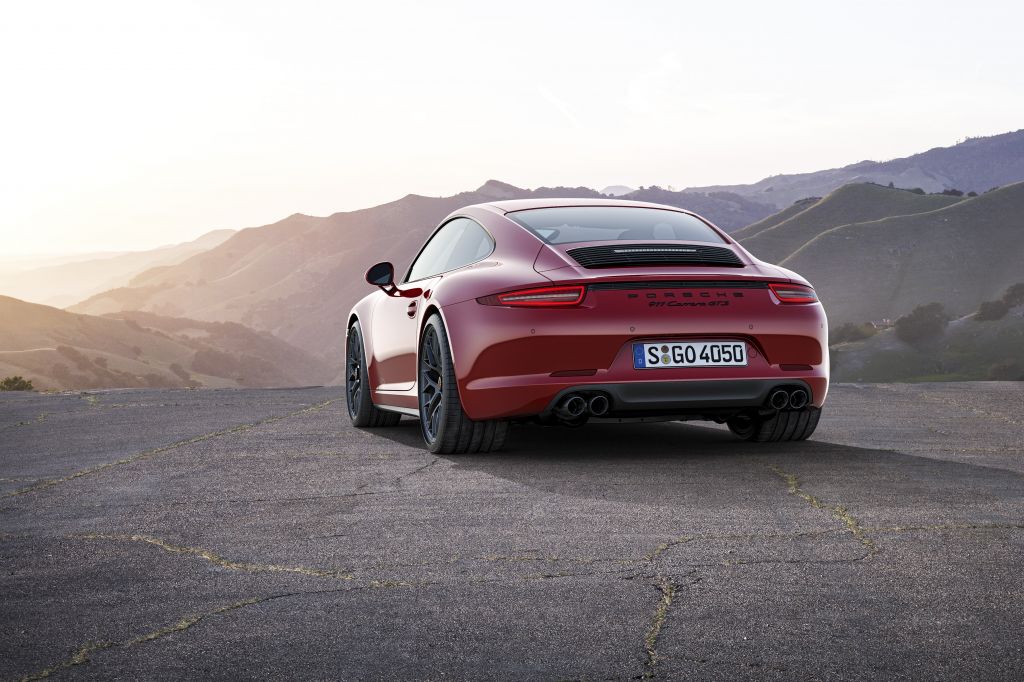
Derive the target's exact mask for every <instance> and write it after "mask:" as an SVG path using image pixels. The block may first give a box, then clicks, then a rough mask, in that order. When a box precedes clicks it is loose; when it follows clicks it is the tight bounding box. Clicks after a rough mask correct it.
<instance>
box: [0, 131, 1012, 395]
mask: <svg viewBox="0 0 1024 682" xmlns="http://www.w3.org/2000/svg"><path fill="white" fill-rule="evenodd" d="M986 154H988V155H989V156H990V157H991V163H989V164H986V163H985V162H984V159H985V157H986ZM1014 155H1016V156H1014ZM1022 159H1024V131H1018V132H1016V133H1008V134H1006V135H999V136H995V137H992V138H984V139H978V140H968V141H966V142H963V143H961V144H958V145H956V146H954V147H950V148H945V149H936V150H930V151H928V152H924V153H923V154H918V155H915V156H912V157H908V158H907V159H900V160H896V161H890V162H881V163H876V162H863V163H861V164H854V165H852V166H848V167H846V168H843V169H833V170H827V171H820V172H819V173H807V174H801V175H798V176H777V178H776V179H772V178H769V179H766V180H764V181H762V182H761V183H755V184H754V185H735V186H729V187H710V188H702V189H700V190H693V189H690V190H684V191H679V192H677V191H672V190H667V189H662V188H659V187H648V188H639V189H635V190H630V191H628V192H627V193H625V194H623V195H622V198H625V199H635V200H640V201H653V202H656V203H663V204H669V205H674V206H681V207H684V208H689V209H691V210H695V211H696V212H698V213H701V214H703V215H705V216H706V217H708V218H709V219H711V220H712V221H714V222H716V223H717V224H719V225H722V226H725V227H726V228H727V229H729V230H730V231H731V232H732V234H733V235H734V236H735V237H736V238H738V239H739V240H740V241H741V243H743V244H744V245H745V246H746V247H747V248H749V249H750V250H751V251H752V252H753V253H754V254H755V255H757V256H759V257H761V258H763V259H765V260H769V261H772V262H776V263H781V264H782V265H783V266H785V267H790V268H792V269H794V270H796V271H798V272H800V273H802V274H804V275H805V276H807V277H808V278H809V279H810V280H811V281H812V282H813V283H814V284H815V286H816V287H817V289H818V291H819V294H820V295H821V297H822V300H823V301H824V302H825V305H826V308H827V310H828V312H829V317H830V322H831V323H832V325H833V327H835V326H836V325H839V324H842V323H845V322H852V323H862V322H865V321H868V320H877V319H882V318H893V317H896V316H899V315H903V314H906V313H907V312H909V311H910V310H912V309H913V308H915V307H916V306H918V305H921V304H924V303H929V302H932V301H939V302H942V303H943V304H944V305H945V306H946V307H947V310H948V311H949V313H950V314H952V315H954V316H957V315H966V314H969V313H971V312H972V311H973V310H975V309H976V308H977V306H978V305H979V304H980V302H981V301H984V300H990V299H992V298H996V297H998V295H999V293H1000V292H1001V291H1002V290H1003V289H1005V288H1006V287H1007V286H1009V285H1010V284H1014V283H1016V282H1018V281H1024V239H1022V234H1021V230H1022V229H1024V223H1022V219H1021V218H1020V216H1024V184H1012V183H1013V182H1014V181H1019V180H1024V165H1022ZM900 169H902V170H900ZM897 170H898V171H899V173H902V175H900V176H899V177H900V178H902V180H903V181H906V180H910V179H913V180H915V181H916V180H921V179H923V178H924V179H929V181H930V182H931V183H932V184H930V185H929V186H928V187H929V188H931V189H934V190H937V191H938V192H941V191H943V190H945V191H946V194H942V193H927V192H925V191H924V189H913V191H909V189H908V188H906V187H905V188H904V189H900V188H899V187H895V186H894V187H888V186H883V184H878V183H875V182H863V181H862V180H863V179H864V178H865V177H867V176H870V177H874V178H877V179H878V180H879V181H882V180H886V178H892V177H897V175H894V174H895V173H897ZM886 173H888V175H886ZM926 173H927V178H926V176H925V174H926ZM871 174H874V175H871ZM972 178H973V179H972ZM978 178H980V179H978ZM769 180H773V183H770V184H768V185H766V184H765V183H768V181H769ZM850 180H856V181H854V182H850ZM968 180H969V182H968ZM888 182H889V180H886V182H885V183H884V184H888ZM990 183H991V184H993V185H994V184H999V185H1004V186H1002V187H1000V188H998V189H995V190H994V191H984V190H988V189H989V185H990ZM895 184H897V183H895V182H894V185H895ZM900 184H903V183H902V181H901V183H900ZM905 184H906V185H913V187H914V188H917V187H919V186H920V185H924V184H928V183H924V182H923V181H922V182H912V183H911V182H907V183H905ZM954 185H955V186H958V188H959V189H961V190H967V189H970V188H972V187H984V190H982V192H983V193H981V194H980V195H979V196H966V195H964V194H963V193H962V192H955V191H950V190H951V188H952V186H954ZM768 187H771V188H782V187H785V188H788V189H786V191H787V192H790V196H796V199H795V200H794V201H789V203H786V204H785V205H784V206H780V207H779V209H778V210H776V207H775V206H774V205H772V204H770V203H769V201H775V200H777V199H778V198H779V197H782V196H784V194H785V193H784V192H782V191H779V192H778V193H777V192H776V191H775V189H773V190H772V191H767V189H766V188H768ZM614 189H616V190H618V189H619V188H614ZM622 189H626V190H628V189H629V188H622ZM804 192H806V193H807V194H804ZM553 196H563V197H564V196H568V197H598V196H602V194H601V193H599V192H596V191H594V190H592V189H589V188H586V187H574V188H568V187H541V188H537V189H522V188H519V187H515V186H513V185H509V184H507V183H503V182H499V181H496V180H491V181H488V182H486V183H485V184H484V185H482V186H481V187H479V188H477V189H476V190H473V191H470V192H463V193H460V194H456V195H454V196H449V197H426V196H420V195H416V194H409V195H407V196H405V197H403V198H401V199H398V200H396V201H392V202H389V203H386V204H383V205H380V206H375V207H371V208H366V209H362V210H357V211H350V212H343V213H335V214H332V215H330V216H325V217H316V216H308V215H303V214H294V215H292V216H289V217H288V218H285V219H284V220H281V221H278V222H276V223H272V224H269V225H264V226H260V227H252V228H246V229H243V230H240V231H238V232H236V233H233V234H231V235H228V236H227V238H226V239H224V240H223V241H220V242H219V243H216V244H213V245H211V246H208V248H204V249H202V250H200V251H199V252H198V253H194V254H192V255H191V256H188V257H186V258H184V259H183V260H181V261H180V262H173V263H172V262H163V263H161V264H159V265H157V266H156V267H150V268H148V269H145V270H143V271H141V272H137V273H135V274H133V275H130V276H127V277H125V276H124V275H121V276H122V277H123V278H124V279H126V281H122V283H121V285H120V286H116V287H112V288H110V289H107V290H104V291H102V292H99V293H95V294H94V295H92V296H90V297H88V298H87V299H85V300H82V301H80V302H79V303H76V304H75V305H72V306H70V307H69V308H68V313H67V314H71V313H74V314H75V319H80V320H82V319H84V320H94V319H97V318H98V317H99V318H100V319H102V320H103V322H104V324H107V325H120V326H108V327H104V328H105V329H107V330H108V331H109V336H108V339H109V340H110V342H111V343H114V341H113V340H114V338H115V337H116V336H117V334H118V333H124V330H125V328H126V326H127V325H129V324H137V325H140V326H141V327H142V328H143V329H145V330H147V331H146V333H147V334H151V335H156V336H157V337H158V338H163V337H162V336H160V335H165V336H170V337H171V338H172V340H173V341H174V342H175V343H176V344H178V346H179V347H180V349H181V350H180V351H175V352H176V353H178V354H177V355H175V354H174V353H170V351H167V350H166V349H164V350H160V351H159V353H157V351H154V353H157V354H156V355H154V361H153V362H155V363H156V364H157V365H159V366H160V367H164V366H166V367H169V366H170V364H177V365H179V366H180V367H182V368H185V369H186V370H188V368H189V367H191V366H192V365H191V364H189V362H191V360H189V358H192V357H193V356H194V355H195V354H196V353H197V352H198V350H197V348H196V347H194V346H193V345H190V343H199V341H197V340H196V339H195V338H193V337H194V333H193V331H189V330H195V329H205V330H206V331H205V332H204V333H205V334H210V333H211V332H210V328H209V327H205V325H210V324H216V323H232V324H234V325H235V326H236V327H239V328H244V329H245V330H246V331H248V332H249V333H251V334H253V335H255V337H259V338H263V339H264V340H266V339H268V338H273V339H275V340H277V341H279V342H280V343H281V344H282V345H281V346H280V347H276V349H269V348H264V349H263V350H261V351H260V353H249V352H248V351H247V350H244V349H240V348H238V347H227V348H226V349H222V348H221V346H222V345H223V343H224V339H223V334H213V335H212V336H207V337H206V338H204V339H203V340H202V343H204V344H206V346H209V347H210V348H213V349H214V350H219V351H220V352H225V353H229V354H230V353H235V354H238V353H247V354H249V355H251V356H252V357H255V358H260V357H268V356H272V355H273V353H280V354H285V355H287V354H288V353H291V355H288V357H290V358H291V360H290V361H289V362H290V363H291V365H289V368H288V369H287V370H283V375H282V376H271V375H269V374H267V375H265V376H262V378H260V379H259V381H266V382H270V383H280V382H281V381H285V380H286V377H287V379H288V380H293V381H297V382H299V383H320V384H323V383H331V382H338V381H340V380H341V378H342V377H341V373H340V372H341V364H342V354H343V350H342V339H343V338H344V332H345V329H344V325H345V313H346V311H347V310H348V309H349V307H350V306H351V305H352V304H353V303H354V302H355V301H356V300H358V299H359V298H360V297H362V296H363V295H365V294H366V293H368V292H369V291H370V289H369V287H368V285H367V284H366V283H365V282H364V281H363V277H362V273H363V272H364V271H365V269H366V268H367V267H368V266H369V265H371V264H372V263H374V262H377V261H381V260H390V261H392V262H393V263H395V265H396V270H398V271H400V272H401V271H402V270H403V269H404V268H405V267H407V265H408V264H409V262H410V260H411V258H412V257H413V256H414V254H415V252H416V251H417V249H418V248H419V247H420V245H421V244H422V242H423V240H424V238H425V237H426V236H427V235H428V234H429V232H430V231H431V230H432V229H433V228H434V226H435V225H436V224H437V223H438V222H439V221H440V220H441V219H442V218H443V217H444V216H445V215H447V214H448V213H450V212H451V211H453V210H455V209H457V208H459V207H461V206H465V205H467V204H473V203H480V202H486V201H492V200H496V199H508V198H528V197H553ZM766 197H768V198H767V199H766ZM51 274H53V276H54V278H57V277H58V275H57V274H56V272H53V273H51ZM0 291H3V290H2V289H0ZM50 310H52V309H50ZM57 312H59V311H57ZM14 313H18V314H21V313H24V311H13V313H12V314H14ZM49 315H50V316H51V317H53V313H52V312H51V313H49ZM101 316H108V317H101ZM109 316H114V317H117V318H122V319H112V318H111V317H109ZM178 319H181V320H183V321H182V322H177V321H175V320H178ZM51 322H52V323H53V324H54V325H57V326H62V329H65V331H64V332H62V334H63V336H62V337H61V338H65V339H66V338H68V337H67V333H66V329H67V328H68V325H70V324H71V323H70V322H68V321H67V320H61V319H58V318H53V319H52V320H51ZM74 324H78V325H82V324H85V323H84V322H81V321H79V322H75V323H74ZM181 325H183V326H181ZM179 327H180V328H179ZM132 331H133V333H136V334H137V333H139V332H137V331H136V330H132ZM236 333H237V335H239V338H241V337H242V336H244V333H243V332H242V331H240V330H236ZM255 337H247V338H249V339H250V341H251V340H252V338H255ZM165 341H166V339H165ZM58 343H60V344H64V345H72V346H73V345H74V344H73V343H71V342H70V341H60V339H54V340H51V341H45V344H48V347H56V345H57V344H58ZM247 343H248V342H247ZM43 345H44V342H43V341H40V342H39V346H40V347H42V346H43ZM122 345H123V344H122ZM129 345H130V346H136V345H139V344H135V343H133V344H129ZM250 345H251V344H250ZM243 346H245V344H243ZM33 347H34V346H33ZM92 347H94V348H96V346H92ZM140 347H142V346H140ZM246 347H248V346H246ZM161 348H163V346H161ZM11 349H12V348H10V347H9V343H8V339H7V337H6V336H0V360H2V359H3V358H4V356H3V355H2V351H7V350H11ZM271 351H273V352H271ZM190 353H191V355H189V354H190ZM261 353H262V355H261ZM115 355H118V356H119V357H127V356H124V355H123V353H121V352H118V353H115ZM171 357H176V358H178V360H175V361H173V363H172V361H171V360H170V358H171ZM205 357H207V358H210V357H215V356H213V355H211V354H210V353H206V354H205ZM217 357H221V356H217ZM181 359H185V360H189V362H181V361H180V360H181ZM8 360H9V358H8ZM128 360H129V361H130V360H131V358H130V357H128ZM47 361H52V362H51V363H50V364H51V365H52V364H54V362H56V361H57V360H56V359H54V358H51V357H47ZM126 362H127V361H126ZM224 363H225V366H228V365H231V366H237V363H235V364H234V365H232V361H229V360H228V359H224ZM64 364H66V363H64ZM108 364H109V363H108ZM256 364H258V363H256V362H255V360H252V359H251V358H250V361H249V365H248V366H249V367H250V368H252V367H255V366H256ZM8 365H9V366H10V367H15V365H14V364H12V363H10V362H8ZM20 366H22V367H24V364H22V365H20ZM38 366H39V367H41V368H42V369H45V367H44V366H43V365H41V364H40V365H38ZM125 367H126V368H125V369H124V371H125V372H127V373H129V374H131V373H134V375H135V376H142V375H144V374H145V373H143V374H139V372H141V371H142V369H143V368H140V367H138V366H137V364H136V365H127V364H126V365H125ZM200 367H201V368H203V367H204V366H203V365H202V363H200ZM42 369H40V371H42ZM205 369H207V370H209V369H211V367H209V366H206V367H205ZM3 371H7V368H6V367H5V366H3V365H0V373H2V372H3ZM167 371H168V372H169V370H167ZM196 372H198V374H203V373H202V372H199V370H196ZM166 373H167V372H165V374H166ZM198 374H197V375H194V376H196V377H197V378H198V379H199V380H200V382H201V383H203V384H204V385H216V382H217V381H219V380H224V381H228V382H235V383H236V384H239V385H243V384H244V385H248V384H245V382H251V381H253V379H252V378H251V377H252V376H257V375H258V372H247V373H246V376H245V377H242V378H241V379H240V376H241V375H239V374H238V372H237V371H234V370H232V371H227V370H226V373H225V374H224V375H223V376H221V375H216V373H212V374H205V375H203V376H198ZM214 377H219V378H214ZM179 379H180V377H179ZM182 381H184V379H182ZM240 382H241V383H240Z"/></svg>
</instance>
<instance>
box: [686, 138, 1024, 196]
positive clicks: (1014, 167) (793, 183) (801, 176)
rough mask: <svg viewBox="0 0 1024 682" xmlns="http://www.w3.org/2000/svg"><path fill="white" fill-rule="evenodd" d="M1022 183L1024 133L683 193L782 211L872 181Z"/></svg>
mask: <svg viewBox="0 0 1024 682" xmlns="http://www.w3.org/2000/svg"><path fill="white" fill-rule="evenodd" d="M1020 180H1024V129H1022V130H1017V131H1014V132H1009V133H1003V134H1002V135H993V136H990V137H976V138H970V139H967V140H964V141H963V142H960V143H958V144H955V145H953V146H951V147H935V148H933V149H929V150H928V151H926V152H921V153H919V154H914V155H912V156H908V157H905V158H900V159H892V160H890V161H860V162H858V163H853V164H850V165H848V166H844V167H842V168H830V169H827V170H821V171H815V172H811V173H793V174H783V175H774V176H771V177H767V178H764V179H763V180H761V181H759V182H755V183H753V184H749V185H715V186H711V187H691V188H687V189H686V190H684V191H687V192H731V193H734V194H738V195H740V196H742V197H745V198H747V199H750V200H753V201H758V202H763V203H767V204H770V205H772V206H775V207H776V208H785V207H788V206H790V205H791V204H792V203H793V202H794V201H796V200H798V199H803V198H805V197H811V196H819V197H820V196H825V195H826V194H828V193H829V192H831V191H833V190H835V189H836V188H838V187H840V186H842V185H847V184H850V183H858V182H874V183H878V184H881V185H888V184H889V183H890V182H891V183H893V184H894V185H895V186H896V187H905V188H913V187H920V188H921V189H923V190H925V191H926V192H930V193H931V192H941V191H942V190H944V189H959V190H962V191H964V192H969V191H974V192H978V193H981V192H984V191H986V190H989V189H991V188H993V187H997V186H1000V185H1005V184H1008V183H1012V182H1018V181H1020Z"/></svg>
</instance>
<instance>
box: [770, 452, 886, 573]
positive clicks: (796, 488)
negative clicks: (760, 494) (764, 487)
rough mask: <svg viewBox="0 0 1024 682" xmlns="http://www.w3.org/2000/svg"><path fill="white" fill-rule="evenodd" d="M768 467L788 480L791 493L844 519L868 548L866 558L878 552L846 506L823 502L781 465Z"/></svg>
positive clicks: (839, 518) (858, 539)
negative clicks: (807, 490) (801, 485)
mask: <svg viewBox="0 0 1024 682" xmlns="http://www.w3.org/2000/svg"><path fill="white" fill-rule="evenodd" d="M768 468H769V469H771V470H772V472H774V473H775V475H776V476H778V477H779V478H781V479H782V480H783V481H785V482H786V485H787V486H788V487H789V494H790V495H795V496H796V497H799V498H800V499H802V500H803V501H804V502H806V503H807V504H809V505H811V506H812V507H814V508H815V509H821V510H824V511H829V512H832V516H834V517H835V518H836V519H838V520H839V521H842V522H843V524H844V525H845V526H846V529H847V530H848V531H849V532H850V534H852V535H853V537H855V538H856V539H857V541H858V542H860V543H861V544H862V545H864V546H865V547H867V548H868V553H867V554H866V555H865V556H864V558H867V557H869V556H872V555H874V554H877V553H878V545H876V544H875V542H874V541H873V540H872V539H871V538H869V537H868V536H867V535H866V534H865V533H864V527H863V526H861V525H860V522H859V521H857V519H856V517H854V516H853V515H852V514H850V512H849V511H847V509H846V507H841V506H839V505H829V504H826V503H825V502H822V501H821V499H819V498H818V497H815V496H814V495H811V494H810V493H808V492H806V491H804V489H803V488H801V487H800V479H799V478H797V476H796V475H795V474H790V473H787V472H785V471H783V470H782V469H780V468H779V467H777V466H775V465H774V464H770V465H768Z"/></svg>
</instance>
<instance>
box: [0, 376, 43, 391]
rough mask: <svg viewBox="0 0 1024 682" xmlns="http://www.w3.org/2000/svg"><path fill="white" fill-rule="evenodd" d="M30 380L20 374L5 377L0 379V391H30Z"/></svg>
mask: <svg viewBox="0 0 1024 682" xmlns="http://www.w3.org/2000/svg"><path fill="white" fill-rule="evenodd" d="M32 390H35V389H33V388H32V381H31V380H29V379H25V378H23V377H20V376H13V377H7V378H6V379H4V380H3V381H0V391H32Z"/></svg>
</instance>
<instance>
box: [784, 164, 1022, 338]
mask: <svg viewBox="0 0 1024 682" xmlns="http://www.w3.org/2000/svg"><path fill="white" fill-rule="evenodd" d="M1022 237H1024V183H1017V184H1015V185H1009V186H1007V187H1003V188H1001V189H999V190H996V191H993V192H989V193H987V194H984V195H982V196H979V197H975V198H972V199H965V200H963V201H961V202H959V203H956V204H953V205H951V206H947V207H946V208H942V209H939V210H936V211H930V212H927V213H918V214H914V215H906V216H898V217H892V218H885V219H882V220H875V221H870V222H860V223H854V224H849V225H841V226H840V227H836V228H833V229H831V230H828V231H826V232H824V233H822V234H820V235H818V236H817V237H815V238H814V239H812V240H811V241H809V242H807V243H806V244H804V245H803V246H802V247H801V248H800V249H798V250H797V251H796V252H795V253H793V255H791V256H790V257H789V258H786V259H785V260H783V261H782V262H781V264H782V265H783V266H784V267H787V268H791V269H793V270H796V271H797V272H799V273H801V274H802V275H804V276H805V277H807V278H808V279H809V280H810V281H811V282H813V283H814V285H815V287H816V289H817V290H818V293H819V295H820V296H821V299H822V301H823V303H824V304H825V307H826V309H827V310H828V313H829V320H830V322H831V324H832V325H833V326H835V325H837V324H840V323H843V322H862V321H865V320H871V319H879V318H882V317H889V318H895V317H898V316H900V315H903V314H906V313H908V312H910V311H911V310H912V309H913V308H915V307H916V306H918V305H921V304H923V303H929V302H931V301H938V302H941V303H942V304H944V305H945V307H946V309H947V311H949V312H950V313H951V314H953V315H965V314H967V313H970V312H973V311H974V310H975V309H976V308H977V306H978V304H979V303H980V302H982V301H985V300H991V299H995V298H999V297H1000V296H1001V295H1002V293H1003V291H1004V290H1005V289H1006V288H1007V287H1008V286H1010V285H1012V284H1015V283H1017V282H1021V281H1024V238H1022Z"/></svg>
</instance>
